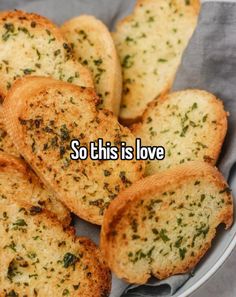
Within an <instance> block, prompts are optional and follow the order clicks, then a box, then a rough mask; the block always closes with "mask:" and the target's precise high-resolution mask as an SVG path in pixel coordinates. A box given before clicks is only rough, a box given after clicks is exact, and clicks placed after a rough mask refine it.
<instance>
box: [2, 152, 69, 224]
mask: <svg viewBox="0 0 236 297" xmlns="http://www.w3.org/2000/svg"><path fill="white" fill-rule="evenodd" d="M0 184H2V192H3V191H5V192H6V193H7V194H9V193H11V195H12V197H13V198H12V199H14V200H15V201H16V202H17V201H18V202H19V203H23V204H24V205H28V206H29V207H32V206H33V207H39V208H40V209H47V211H48V212H51V213H52V214H53V215H54V217H56V218H57V219H58V220H59V221H60V222H61V223H62V224H63V226H65V227H66V226H69V224H70V222H71V216H70V212H69V210H68V209H67V208H66V207H65V206H64V204H62V203H61V202H60V201H58V200H57V198H56V197H55V195H54V194H53V193H51V192H50V191H48V190H47V189H46V188H45V187H44V186H43V184H42V183H41V181H40V180H39V179H38V177H37V176H36V175H35V174H34V173H33V172H32V170H31V169H30V168H29V167H28V166H27V165H26V163H25V162H24V161H23V160H22V159H19V158H16V157H14V156H12V155H8V154H6V153H0Z"/></svg>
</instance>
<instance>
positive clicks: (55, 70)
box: [0, 11, 93, 99]
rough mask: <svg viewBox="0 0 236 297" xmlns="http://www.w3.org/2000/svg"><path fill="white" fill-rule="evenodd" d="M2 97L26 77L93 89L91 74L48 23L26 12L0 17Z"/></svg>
mask: <svg viewBox="0 0 236 297" xmlns="http://www.w3.org/2000/svg"><path fill="white" fill-rule="evenodd" d="M0 36H1V38H0V66H1V67H0V75H1V81H0V95H1V96H2V97H3V99H4V97H5V96H6V94H7V91H8V90H9V88H10V87H11V85H12V83H13V82H14V80H16V79H17V78H19V77H22V76H25V75H42V76H53V77H54V78H57V79H61V80H64V81H69V82H73V83H74V84H77V85H81V86H91V87H92V86H93V83H92V78H91V76H90V73H89V71H88V70H87V69H86V68H85V67H83V66H82V65H81V64H80V63H78V62H76V61H74V58H73V56H72V51H71V48H70V46H69V45H68V43H67V42H66V40H65V39H64V37H63V35H62V33H61V32H60V29H59V28H57V27H56V26H55V25H54V24H53V23H52V22H51V21H49V20H48V19H46V18H44V17H42V16H39V15H37V14H33V13H27V12H23V11H6V12H2V13H0Z"/></svg>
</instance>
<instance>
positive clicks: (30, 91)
mask: <svg viewBox="0 0 236 297" xmlns="http://www.w3.org/2000/svg"><path fill="white" fill-rule="evenodd" d="M96 101H97V96H96V94H95V92H94V91H93V90H92V89H87V88H83V87H78V86H75V85H72V84H69V83H65V82H61V81H57V80H54V79H50V78H40V77H28V78H23V79H21V80H19V81H17V82H16V84H15V85H14V86H13V87H12V89H11V91H10V92H9V93H8V96H7V97H6V99H5V101H4V115H5V124H6V127H7V129H8V133H9V135H10V136H11V138H12V140H14V142H15V144H16V147H17V149H18V150H19V151H20V152H21V154H22V156H23V157H24V158H25V160H26V161H27V162H28V163H29V164H30V166H31V167H32V168H33V169H34V170H35V172H36V173H37V175H38V176H39V177H40V179H41V180H42V181H43V182H44V183H45V185H46V186H49V187H50V188H51V189H52V190H53V191H54V192H55V193H56V194H57V196H58V198H59V199H60V200H61V201H62V202H63V203H64V204H65V205H66V206H67V207H68V208H69V209H70V210H71V211H73V212H74V213H75V214H77V215H78V216H80V217H81V218H83V219H85V220H88V221H90V222H92V223H96V224H101V223H102V220H103V213H104V211H105V210H106V208H107V207H108V205H109V203H110V201H111V200H113V199H114V198H115V197H116V196H117V195H118V193H119V192H120V191H122V190H123V189H124V188H126V187H128V186H130V185H131V184H132V183H133V182H135V181H137V180H138V179H140V178H141V177H142V176H143V172H144V167H145V164H144V162H143V161H136V160H131V161H127V160H126V161H125V160H121V159H120V158H118V160H112V161H110V160H106V161H101V160H100V161H98V160H92V159H91V158H90V157H88V158H87V160H77V161H73V160H71V159H70V154H71V153H72V150H71V148H70V143H71V140H73V139H78V140H79V141H80V145H81V146H86V147H87V148H89V143H90V142H91V141H93V142H94V141H95V142H96V141H97V140H98V138H103V141H104V144H105V143H106V142H107V141H109V142H110V143H111V145H116V146H118V147H120V144H121V142H126V144H127V145H130V146H133V147H134V145H135V138H134V136H133V134H132V133H131V132H130V130H129V129H128V128H125V127H123V126H121V125H120V124H119V123H118V121H117V118H116V117H115V116H114V115H113V114H112V113H111V112H109V111H103V110H100V111H97V110H96V108H95V104H96Z"/></svg>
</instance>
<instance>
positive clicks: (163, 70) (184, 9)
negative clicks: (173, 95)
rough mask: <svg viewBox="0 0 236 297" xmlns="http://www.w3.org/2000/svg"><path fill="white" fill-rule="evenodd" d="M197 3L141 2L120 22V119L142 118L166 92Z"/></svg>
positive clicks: (117, 38)
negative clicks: (150, 106) (148, 107)
mask: <svg viewBox="0 0 236 297" xmlns="http://www.w3.org/2000/svg"><path fill="white" fill-rule="evenodd" d="M198 5H199V3H198V1H196V0H192V1H191V0H190V1H183V0H159V1H156V0H138V1H137V4H136V7H135V10H134V12H133V13H132V14H131V15H129V16H128V17H126V18H125V19H124V20H123V21H121V22H120V23H119V24H118V26H117V28H116V31H115V33H114V41H115V45H116V48H117V52H118V55H119V57H120V61H121V65H122V70H123V85H124V86H123V96H122V104H121V110H120V117H121V120H123V121H124V122H128V123H130V122H133V121H136V120H137V119H138V118H140V117H141V116H142V114H143V112H144V110H145V108H146V107H147V104H148V103H149V102H151V101H152V100H153V99H154V98H156V97H158V96H160V95H162V94H163V93H166V92H167V91H168V90H169V89H170V87H171V85H172V81H173V79H174V76H175V73H176V70H177V67H178V65H179V63H180V60H181V57H182V54H183V51H184V49H185V47H186V45H187V43H188V41H189V39H190V37H191V35H192V33H193V31H194V29H195V26H196V22H197V16H198V9H197V6H198Z"/></svg>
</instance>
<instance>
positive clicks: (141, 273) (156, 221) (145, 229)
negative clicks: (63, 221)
mask: <svg viewBox="0 0 236 297" xmlns="http://www.w3.org/2000/svg"><path fill="white" fill-rule="evenodd" d="M232 221H233V199H232V196H231V193H230V190H229V188H228V185H227V183H226V182H225V180H224V178H223V176H222V175H221V174H220V173H219V172H218V170H217V169H216V168H215V167H213V166H211V165H209V164H207V163H205V162H196V161H195V162H189V163H187V164H182V165H178V166H176V167H175V168H172V169H169V170H167V171H165V172H163V173H160V174H155V175H152V176H150V177H147V178H145V179H142V180H141V181H139V182H137V183H135V184H133V185H132V186H131V187H130V188H128V189H126V190H125V191H123V192H122V193H120V195H119V197H118V198H117V199H115V200H114V201H113V202H112V203H111V204H110V206H109V208H108V210H107V212H106V213H105V217H104V222H103V226H102V233H101V249H102V252H103V254H104V255H105V256H106V260H107V263H108V265H109V267H110V268H111V270H112V271H113V272H114V273H115V274H116V275H117V276H118V277H119V278H122V279H125V280H126V281H128V282H130V283H137V284H144V283H146V282H147V281H148V279H149V278H150V276H151V275H153V276H155V277H157V278H158V279H164V278H167V277H169V276H171V275H175V274H182V273H186V272H188V271H190V270H191V269H192V268H193V267H194V266H195V265H196V264H197V263H198V262H199V261H200V259H201V258H202V257H203V255H204V254H205V253H206V252H207V250H208V249H209V248H210V246H211V243H212V240H213V238H214V237H215V235H216V228H217V226H218V225H219V224H221V223H224V224H225V226H226V229H227V228H229V227H230V226H231V224H232Z"/></svg>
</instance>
